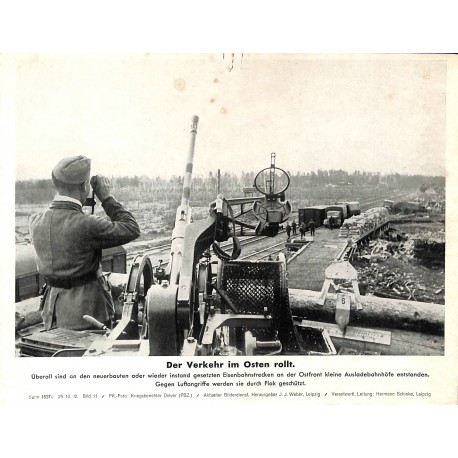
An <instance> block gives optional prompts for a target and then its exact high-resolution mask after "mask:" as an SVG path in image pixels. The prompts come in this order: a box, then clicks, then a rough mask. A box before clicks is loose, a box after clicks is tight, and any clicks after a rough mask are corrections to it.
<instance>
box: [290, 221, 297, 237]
mask: <svg viewBox="0 0 458 458" xmlns="http://www.w3.org/2000/svg"><path fill="white" fill-rule="evenodd" d="M291 227H292V229H293V235H296V227H297V224H296V220H294V221H293V222H292V223H291Z"/></svg>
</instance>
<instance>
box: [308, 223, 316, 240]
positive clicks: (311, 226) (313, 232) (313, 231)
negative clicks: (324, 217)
mask: <svg viewBox="0 0 458 458" xmlns="http://www.w3.org/2000/svg"><path fill="white" fill-rule="evenodd" d="M309 229H310V235H311V236H312V237H313V236H314V235H315V221H313V219H311V220H310V222H309Z"/></svg>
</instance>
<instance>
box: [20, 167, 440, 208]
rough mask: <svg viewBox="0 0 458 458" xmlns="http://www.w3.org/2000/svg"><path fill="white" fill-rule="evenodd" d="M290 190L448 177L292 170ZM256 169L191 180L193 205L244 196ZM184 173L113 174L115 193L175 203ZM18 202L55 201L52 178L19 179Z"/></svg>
mask: <svg viewBox="0 0 458 458" xmlns="http://www.w3.org/2000/svg"><path fill="white" fill-rule="evenodd" d="M288 174H289V176H290V180H291V183H290V189H289V191H288V198H289V199H292V200H301V199H302V198H303V196H304V193H305V194H307V193H308V192H309V191H310V190H313V189H315V188H326V187H339V188H345V187H350V188H355V187H356V188H364V187H369V186H370V187H374V186H381V187H388V188H393V189H419V188H420V187H422V186H423V187H424V186H425V184H426V186H428V187H431V188H437V189H443V188H444V187H445V177H441V176H424V175H401V174H399V173H393V174H380V173H374V172H365V171H362V172H361V171H359V170H356V171H354V172H352V173H349V172H347V171H345V170H332V169H331V170H321V169H319V170H317V171H309V172H296V173H294V174H293V173H290V172H288ZM255 177H256V173H255V172H241V173H239V174H235V173H228V172H224V173H221V175H220V177H219V186H218V174H216V173H212V172H210V173H209V174H208V175H207V176H199V175H197V176H194V177H193V182H192V194H191V196H192V200H193V205H201V206H202V205H203V206H204V205H206V204H208V202H210V201H212V200H213V199H214V198H215V197H216V195H217V193H218V191H219V192H220V193H222V194H223V195H225V196H230V197H241V196H243V188H246V187H252V186H253V183H254V179H255ZM183 180H184V178H183V176H179V175H173V176H171V177H170V178H163V177H159V176H156V177H146V176H133V177H127V176H118V177H112V179H111V181H112V187H113V194H114V195H115V196H116V197H117V198H118V199H120V200H123V201H129V200H137V201H151V202H158V203H159V202H164V203H175V202H176V201H177V200H179V198H180V196H181V192H182V189H183ZM15 190H16V203H17V204H42V203H46V202H48V201H50V200H52V198H53V196H54V194H55V189H54V186H53V183H52V180H51V179H40V180H22V181H16V183H15Z"/></svg>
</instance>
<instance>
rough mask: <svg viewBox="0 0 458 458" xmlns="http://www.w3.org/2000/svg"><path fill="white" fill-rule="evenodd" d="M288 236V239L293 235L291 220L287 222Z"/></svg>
mask: <svg viewBox="0 0 458 458" xmlns="http://www.w3.org/2000/svg"><path fill="white" fill-rule="evenodd" d="M286 236H287V237H288V239H289V238H290V236H291V225H290V224H289V222H288V223H286Z"/></svg>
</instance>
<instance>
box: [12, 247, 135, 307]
mask: <svg viewBox="0 0 458 458" xmlns="http://www.w3.org/2000/svg"><path fill="white" fill-rule="evenodd" d="M102 269H103V271H104V272H117V273H122V274H125V273H126V250H125V249H124V247H122V246H119V247H115V248H108V249H105V250H102ZM43 284H44V278H43V276H42V275H40V274H39V273H38V270H37V264H36V261H35V250H34V248H33V245H30V244H28V245H19V244H18V245H16V281H15V298H16V302H20V301H23V300H24V299H29V298H30V297H36V296H38V295H39V294H40V290H41V288H42V287H43Z"/></svg>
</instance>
